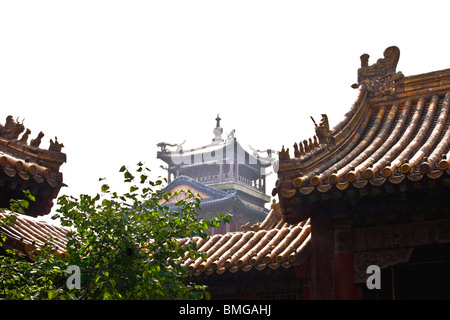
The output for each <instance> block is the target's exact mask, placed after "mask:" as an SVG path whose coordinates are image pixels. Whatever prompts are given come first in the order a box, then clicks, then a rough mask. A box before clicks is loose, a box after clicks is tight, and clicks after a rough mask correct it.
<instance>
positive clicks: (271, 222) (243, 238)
mask: <svg viewBox="0 0 450 320" xmlns="http://www.w3.org/2000/svg"><path fill="white" fill-rule="evenodd" d="M309 222H310V221H309V219H308V220H305V221H302V222H299V223H296V224H289V223H287V222H286V221H285V220H284V218H283V216H282V215H281V210H280V207H279V205H278V204H274V205H272V209H271V210H270V212H269V214H268V215H267V217H266V218H265V219H264V221H263V222H261V223H258V224H255V225H253V226H243V228H244V231H240V232H228V233H226V234H216V235H214V236H211V237H208V238H206V239H200V238H199V239H191V240H189V239H184V240H183V241H182V242H184V241H197V248H198V249H199V250H200V251H201V252H204V253H206V255H207V256H206V259H203V258H198V259H196V260H193V259H189V258H188V259H186V260H185V261H184V262H183V266H185V267H186V268H189V269H190V270H191V271H192V272H193V274H194V275H195V276H199V275H201V274H206V275H210V274H212V273H214V272H215V273H217V274H223V273H224V272H226V271H229V272H232V273H235V272H237V271H238V270H243V271H245V272H247V271H250V270H252V269H256V270H259V271H261V270H263V269H265V268H266V267H269V268H270V269H273V270H274V269H278V268H279V267H283V268H289V267H291V266H293V265H296V264H300V263H301V262H302V261H305V260H306V259H307V258H308V257H309V256H310V254H311V251H310V250H311V248H310V245H311V225H310V223H309ZM182 242H181V243H182Z"/></svg>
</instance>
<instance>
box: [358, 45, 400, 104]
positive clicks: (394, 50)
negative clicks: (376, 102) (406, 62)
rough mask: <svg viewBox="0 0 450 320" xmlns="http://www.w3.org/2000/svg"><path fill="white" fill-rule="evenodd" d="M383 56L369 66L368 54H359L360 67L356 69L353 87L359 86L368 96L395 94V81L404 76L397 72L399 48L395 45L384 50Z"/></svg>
mask: <svg viewBox="0 0 450 320" xmlns="http://www.w3.org/2000/svg"><path fill="white" fill-rule="evenodd" d="M383 55H384V58H380V59H378V61H377V62H376V63H374V64H373V65H371V66H369V57H370V56H369V55H368V54H367V53H364V54H363V55H361V56H360V59H361V68H359V69H358V82H357V83H354V84H352V86H351V87H352V88H353V89H357V88H359V87H361V90H363V91H367V92H368V93H369V96H370V97H376V98H378V97H383V96H389V95H393V94H395V83H396V81H398V80H400V79H402V78H403V77H404V75H403V73H402V72H401V71H399V72H397V71H396V68H397V64H398V60H399V59H400V49H399V48H398V47H397V46H391V47H388V48H387V49H386V50H384V53H383Z"/></svg>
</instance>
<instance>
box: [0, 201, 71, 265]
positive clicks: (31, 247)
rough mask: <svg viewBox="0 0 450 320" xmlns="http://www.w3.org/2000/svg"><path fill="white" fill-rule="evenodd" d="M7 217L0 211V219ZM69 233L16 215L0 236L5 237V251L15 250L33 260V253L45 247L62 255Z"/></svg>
mask: <svg viewBox="0 0 450 320" xmlns="http://www.w3.org/2000/svg"><path fill="white" fill-rule="evenodd" d="M9 217H10V215H9V214H5V213H4V212H3V211H1V210H0V219H3V218H9ZM69 231H70V230H69V229H68V228H64V227H61V226H57V225H54V224H50V223H47V222H45V221H39V220H37V218H33V217H27V216H24V215H22V214H18V215H17V218H16V219H15V220H14V221H11V223H9V224H8V225H7V226H3V227H2V228H1V229H0V234H2V235H5V236H6V242H5V243H4V245H5V247H6V248H7V249H15V250H17V251H18V252H19V254H20V255H23V256H27V257H29V258H30V259H32V260H33V256H34V255H35V252H34V251H35V250H39V248H40V247H44V246H46V245H52V246H54V247H56V253H57V254H59V255H64V254H65V248H66V244H67V242H68V241H69V238H68V236H67V233H68V232H69Z"/></svg>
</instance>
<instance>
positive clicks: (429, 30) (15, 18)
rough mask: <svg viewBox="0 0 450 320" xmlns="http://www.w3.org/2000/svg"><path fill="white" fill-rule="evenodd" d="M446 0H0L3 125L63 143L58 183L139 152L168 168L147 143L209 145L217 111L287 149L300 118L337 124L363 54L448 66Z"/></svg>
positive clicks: (79, 182)
mask: <svg viewBox="0 0 450 320" xmlns="http://www.w3.org/2000/svg"><path fill="white" fill-rule="evenodd" d="M447 3H449V2H448V1H371V2H368V1H365V2H363V1H264V0H258V1H247V0H239V1H233V0H227V1H212V0H208V1H187V0H183V1H170V0H168V1H114V0H108V1H97V0H89V1H83V0H77V1H64V0H57V1H3V0H0V122H1V123H4V119H5V118H6V116H8V115H10V114H11V115H13V116H14V117H17V116H20V118H21V119H22V118H25V122H24V125H25V126H26V127H28V128H29V129H30V130H31V131H32V134H31V138H34V137H35V136H36V135H37V133H38V132H39V131H41V130H42V131H43V132H44V133H45V136H44V138H43V143H42V144H41V147H43V148H47V147H48V144H49V143H48V141H49V139H50V138H54V137H55V136H57V137H58V140H59V141H60V142H62V143H64V145H65V147H64V148H63V152H65V153H66V154H67V163H65V164H64V165H63V166H62V167H61V171H62V172H63V175H64V182H65V183H66V184H68V187H67V188H63V189H62V191H61V193H60V194H73V195H78V194H80V193H90V194H93V193H96V192H98V191H99V189H98V186H99V184H98V178H99V177H107V178H108V179H109V180H110V181H114V179H115V178H116V177H119V176H118V169H119V168H120V166H121V165H123V164H125V165H127V166H129V167H134V165H135V164H136V163H137V162H139V161H143V162H146V164H147V165H148V166H149V167H150V168H151V169H152V170H153V172H154V175H155V177H156V176H158V175H163V176H164V177H165V176H166V172H165V171H162V170H161V169H159V166H160V165H161V164H163V163H162V162H161V161H160V160H157V159H156V152H157V147H156V144H157V143H158V142H161V141H169V142H182V141H183V140H187V141H186V144H185V145H184V148H193V147H198V146H202V145H205V144H208V143H209V142H210V141H211V139H212V138H213V137H214V135H213V132H212V131H213V128H214V127H215V120H214V119H215V117H216V115H217V113H219V114H220V116H221V118H222V122H221V125H222V127H223V128H224V131H225V132H229V131H231V130H232V129H235V130H236V134H235V136H236V138H237V140H238V141H239V142H240V143H241V144H242V145H243V146H244V147H245V148H248V145H249V144H250V145H251V146H252V147H254V148H258V149H265V148H272V149H275V150H280V149H281V146H282V145H285V146H286V147H290V149H291V150H292V145H293V143H294V142H295V141H297V142H298V141H300V140H303V139H305V138H309V137H311V136H312V135H313V134H314V125H313V123H312V121H311V120H310V116H313V117H314V118H315V119H316V121H318V120H320V114H321V113H326V114H328V117H329V120H330V125H331V127H333V126H334V125H335V124H336V123H337V122H339V121H340V120H342V118H343V116H344V114H345V113H346V112H347V111H348V110H349V109H350V107H351V105H352V103H353V102H354V101H355V100H356V98H357V95H358V91H357V90H354V89H352V88H351V87H350V85H351V84H353V83H354V82H356V76H357V69H358V68H359V67H360V60H359V57H360V55H361V54H363V53H368V54H369V55H370V60H369V63H370V64H372V63H374V62H376V60H377V59H379V58H382V57H383V51H384V49H386V48H387V47H389V46H391V45H397V46H398V47H399V48H400V50H401V55H400V61H399V64H398V67H397V71H402V72H403V73H404V74H405V76H408V75H414V74H420V73H424V72H431V71H436V70H441V69H446V68H449V67H450V66H449V64H450V59H449V54H448V49H449V45H448V44H447V42H448V34H449V28H450V27H449V26H448V22H447V20H448V18H447V15H448V14H447V10H446V9H448V7H449V5H448V4H447ZM31 138H30V139H31ZM248 150H249V149H248ZM249 151H250V150H249ZM291 154H292V152H291ZM271 178H273V179H274V178H275V175H272V176H271ZM273 183H274V180H273V181H271V180H269V187H268V190H267V192H268V193H270V191H271V189H272V186H273Z"/></svg>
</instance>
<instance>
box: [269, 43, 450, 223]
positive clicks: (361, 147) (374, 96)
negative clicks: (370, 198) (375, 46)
mask: <svg viewBox="0 0 450 320" xmlns="http://www.w3.org/2000/svg"><path fill="white" fill-rule="evenodd" d="M384 55H385V57H384V58H383V59H379V60H378V62H377V63H375V64H374V65H371V66H368V64H367V59H368V55H362V56H361V61H362V66H361V68H360V69H359V71H358V83H356V84H354V85H353V87H354V88H360V94H359V97H358V99H357V101H356V102H355V103H354V105H353V106H352V108H351V109H350V111H349V112H348V113H347V114H346V115H345V117H344V119H343V120H342V121H341V122H339V123H338V124H337V125H336V126H335V127H334V128H333V129H331V130H330V129H329V124H328V118H327V117H326V115H323V119H322V121H321V123H320V125H317V124H316V135H315V137H314V141H317V140H318V143H316V144H313V145H311V146H310V145H307V144H306V143H300V147H299V145H298V144H297V143H294V146H293V152H290V151H289V149H285V148H284V147H283V149H282V151H281V152H280V154H279V168H278V180H277V182H276V186H275V189H274V190H273V192H272V195H275V194H278V195H279V199H280V203H281V206H282V209H283V214H284V215H285V218H286V220H287V221H290V222H296V221H301V220H304V219H307V218H308V217H310V215H311V212H310V210H308V209H307V207H308V206H306V205H305V204H306V203H311V202H315V201H321V200H327V201H328V200H330V199H335V200H336V199H341V198H342V197H343V196H348V195H349V194H352V195H353V194H356V195H357V196H360V197H363V196H365V195H366V194H367V193H368V192H369V193H371V192H380V187H383V186H384V187H386V188H392V187H395V186H397V187H398V186H401V185H403V184H404V183H406V181H413V182H417V181H419V180H422V179H424V178H429V179H432V180H435V179H439V178H440V177H447V178H446V179H447V180H448V174H449V173H450V171H449V170H448V169H449V161H450V128H449V124H450V117H449V108H450V106H449V103H450V101H449V99H450V95H449V93H450V69H446V70H441V71H436V72H431V73H426V74H420V75H415V76H409V77H405V76H404V75H403V74H402V73H401V72H396V70H395V69H396V65H397V62H398V58H399V55H400V52H399V50H398V48H397V47H390V48H388V49H386V51H385V54H384ZM310 140H312V139H310ZM319 142H320V143H319ZM291 150H292V149H291ZM381 192H382V191H381Z"/></svg>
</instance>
